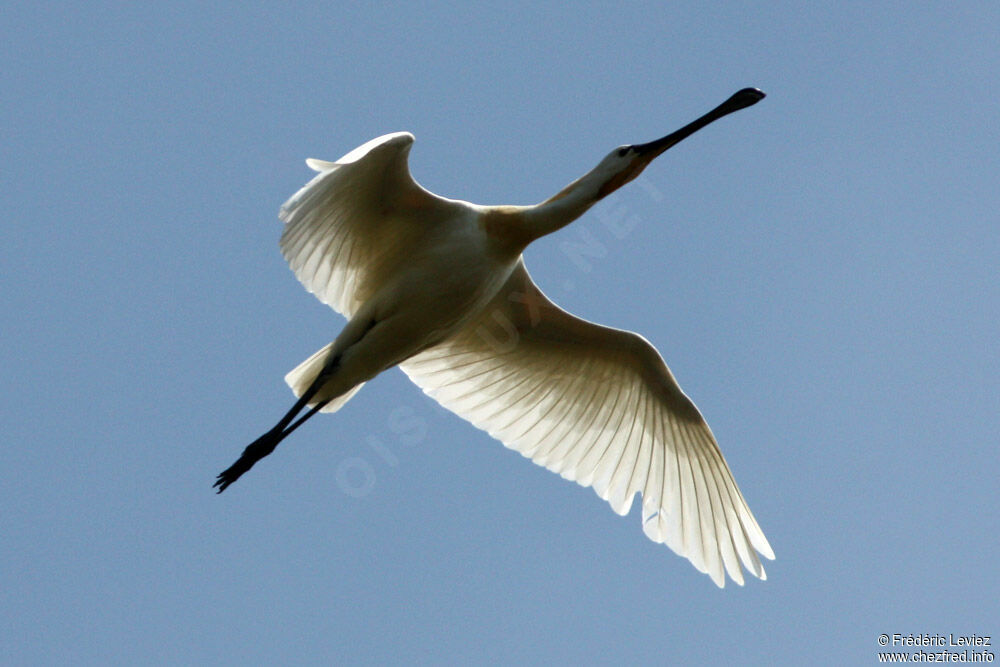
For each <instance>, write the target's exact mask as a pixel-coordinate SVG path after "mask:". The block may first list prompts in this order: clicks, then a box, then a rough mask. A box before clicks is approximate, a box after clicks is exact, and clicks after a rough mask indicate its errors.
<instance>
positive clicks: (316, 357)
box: [214, 88, 774, 587]
mask: <svg viewBox="0 0 1000 667" xmlns="http://www.w3.org/2000/svg"><path fill="white" fill-rule="evenodd" d="M763 98H764V93H763V92H761V91H760V90H757V89H755V88H744V89H743V90H740V91H738V92H736V93H735V94H733V95H732V96H731V97H730V98H729V99H727V100H726V101H725V102H723V103H722V104H720V105H719V106H717V107H716V108H715V109H713V110H712V111H709V112H708V113H707V114H705V115H704V116H701V117H700V118H698V119H697V120H695V121H693V122H691V123H689V124H687V125H685V126H684V127H682V128H681V129H679V130H677V131H676V132H673V133H671V134H668V135H667V136H665V137H662V138H660V139H657V140H656V141H652V142H649V143H644V144H632V145H625V146H619V147H618V148H615V149H614V150H613V151H611V152H610V153H608V155H607V156H606V157H605V158H604V159H603V160H601V162H600V163H599V164H598V165H597V166H596V167H594V169H592V170H591V171H590V172H588V173H587V174H585V175H584V176H582V177H581V178H579V179H577V180H575V181H573V182H572V183H570V184H569V185H567V186H566V187H565V188H563V189H562V190H561V191H559V192H558V193H557V194H555V195H554V196H552V197H550V198H549V199H547V200H545V201H543V202H542V203H540V204H536V205H534V206H480V205H477V204H471V203H469V202H465V201H460V200H454V199H446V198H444V197H440V196H438V195H435V194H432V193H430V192H428V191H427V190H425V189H424V188H423V187H421V186H420V185H419V184H418V183H416V181H414V180H413V177H412V176H411V175H410V171H409V167H408V165H407V156H408V154H409V152H410V148H411V146H412V145H413V135H411V134H409V133H408V132H397V133H394V134H387V135H384V136H381V137H378V138H376V139H372V140H371V141H369V142H367V143H365V144H363V145H361V146H359V147H358V148H355V149H354V150H352V151H351V152H349V153H348V154H347V155H345V156H344V157H342V158H341V159H339V160H337V161H336V162H325V161H322V160H314V159H310V160H307V161H306V163H307V164H308V165H309V167H311V168H312V169H313V170H315V171H317V172H319V173H318V175H316V176H315V177H314V178H313V179H312V180H311V181H309V183H307V184H306V185H305V186H304V187H303V188H302V189H301V190H299V191H298V192H297V193H295V195H293V196H292V198H291V199H289V200H288V201H287V202H286V203H285V204H284V206H282V208H281V214H280V217H281V219H282V220H283V221H284V222H285V223H286V226H285V228H284V232H283V233H282V235H281V251H282V254H283V255H284V256H285V259H286V260H288V263H289V265H290V266H291V268H292V271H294V273H295V276H296V277H297V278H298V279H299V281H300V282H301V283H302V284H303V286H305V288H306V289H307V290H309V291H310V292H312V293H313V294H315V295H316V296H317V298H319V300H320V301H322V302H323V303H326V304H328V305H329V306H330V307H332V308H333V309H334V310H336V311H337V312H339V313H341V314H343V315H344V316H345V317H346V318H347V320H348V321H347V324H346V325H345V326H344V329H343V330H342V331H341V333H340V335H338V336H337V338H336V339H335V340H334V341H333V342H332V343H330V344H329V345H326V346H325V347H323V348H322V349H321V350H319V351H318V352H316V353H315V354H313V355H312V356H311V357H309V358H308V359H306V360H305V361H304V362H302V363H301V364H300V365H299V366H298V367H296V368H295V369H293V370H292V371H291V372H290V373H288V375H287V376H286V377H285V381H286V382H287V383H288V385H289V386H290V387H291V389H292V391H293V392H294V393H295V395H296V396H297V397H298V400H297V401H296V403H295V404H294V405H293V406H292V408H291V409H290V410H289V411H288V412H287V413H286V414H285V416H284V417H282V418H281V420H280V421H278V423H277V424H276V425H275V426H274V428H272V429H271V430H269V431H267V432H266V433H265V434H264V435H262V436H261V437H260V438H258V439H257V440H255V441H254V442H252V443H251V444H250V445H249V446H247V448H246V449H245V450H244V452H243V454H242V455H241V456H240V458H239V459H238V460H237V461H236V462H235V463H234V464H233V465H232V466H230V467H229V468H228V469H226V470H225V471H223V472H222V473H221V474H219V476H218V478H217V480H216V482H215V485H214V486H216V487H218V492H219V493H222V492H223V491H224V490H225V489H226V488H227V487H228V486H229V485H230V484H232V483H233V482H235V481H236V480H237V479H239V477H240V476H241V475H243V474H244V473H245V472H247V471H248V470H249V469H250V468H251V467H252V466H253V465H254V464H255V463H256V462H257V461H259V460H260V459H262V458H264V457H265V456H267V455H268V454H270V453H271V452H272V451H274V448H275V447H276V446H277V445H278V443H279V442H281V440H283V439H284V438H285V437H287V436H288V435H289V434H290V433H292V432H293V431H294V430H295V429H297V428H298V427H299V426H301V425H302V424H303V423H304V422H305V421H306V420H307V419H309V418H310V417H312V416H313V415H314V414H316V413H317V412H333V411H335V410H338V409H339V408H340V407H341V406H343V405H344V404H345V403H346V402H347V401H348V400H349V399H350V398H351V396H353V395H354V394H355V393H356V392H357V391H358V390H359V389H360V388H361V386H362V385H363V384H364V383H365V382H366V381H367V380H370V379H371V378H373V377H374V376H376V375H377V374H379V373H381V372H382V371H384V370H386V369H388V368H391V367H393V366H396V365H398V366H400V368H402V370H403V372H404V373H406V374H407V375H408V376H409V377H410V379H411V380H413V382H415V383H416V384H417V385H418V386H419V387H421V388H422V389H423V390H424V392H426V393H427V394H429V395H430V396H432V397H433V398H435V399H436V400H437V401H438V402H440V403H441V404H442V405H443V406H445V407H446V408H448V409H449V410H451V411H453V412H455V413H456V414H458V415H459V416H461V417H463V418H465V419H467V420H468V421H470V422H472V423H473V424H475V425H476V426H477V427H479V428H481V429H484V430H485V431H487V432H489V434H490V435H492V436H494V437H496V438H498V439H499V440H501V441H502V442H503V443H504V445H506V446H507V447H510V448H512V449H515V450H517V451H519V452H520V453H521V454H523V455H524V456H526V457H530V458H531V460H532V461H534V462H535V463H537V464H539V465H543V466H545V467H546V468H548V469H549V470H552V471H553V472H556V473H559V474H560V475H562V476H563V477H564V478H566V479H569V480H573V481H575V482H577V483H578V484H580V485H582V486H590V487H593V489H594V491H596V492H597V494H598V495H599V496H600V497H601V498H603V499H604V500H606V501H608V503H610V504H611V507H612V509H613V510H614V511H615V512H617V513H618V514H620V515H625V514H627V513H628V512H629V509H630V508H631V506H632V500H633V498H634V496H635V494H636V492H638V493H640V494H641V497H642V528H643V531H644V532H645V534H646V535H647V536H648V537H649V538H650V539H652V540H653V541H655V542H659V543H666V544H667V545H668V546H669V547H670V548H671V549H673V550H674V551H675V552H676V553H677V554H679V555H681V556H684V557H686V558H687V559H689V560H690V561H691V563H692V564H693V565H694V566H695V567H696V568H697V569H698V570H700V571H701V572H705V573H707V574H709V575H710V576H711V578H712V580H713V581H714V582H715V583H716V584H717V585H718V586H720V587H722V586H724V585H725V575H724V573H723V570H725V572H727V573H728V574H729V577H730V578H731V579H733V580H734V581H736V582H737V583H739V584H741V585H742V584H743V572H742V569H741V567H740V563H742V564H743V566H744V567H745V568H746V569H747V570H748V571H749V572H751V573H752V574H754V575H755V576H757V577H759V578H760V579H764V578H766V577H765V574H764V568H763V567H762V565H761V562H760V559H759V558H758V555H757V554H758V552H759V553H760V554H761V555H763V556H765V557H766V558H769V559H773V558H774V552H773V551H772V550H771V546H770V545H769V544H768V542H767V539H766V538H765V537H764V533H763V532H762V531H761V529H760V527H759V526H758V525H757V521H756V520H755V519H754V517H753V514H752V513H751V512H750V508H749V507H747V504H746V501H745V500H744V499H743V495H742V494H741V493H740V490H739V488H738V487H737V486H736V482H735V480H734V479H733V476H732V473H731V472H730V471H729V467H728V466H727V464H726V462H725V460H724V459H723V457H722V452H721V451H720V450H719V447H718V444H717V443H716V440H715V437H714V436H713V435H712V432H711V430H710V429H709V427H708V424H707V423H706V422H705V420H704V419H703V418H702V416H701V413H700V412H699V411H698V409H697V408H696V407H695V405H694V403H692V402H691V400H690V399H689V398H688V397H687V396H686V395H685V394H684V393H683V392H682V391H681V389H680V387H679V386H678V384H677V381H676V380H675V379H674V377H673V375H672V374H671V372H670V370H669V369H668V368H667V366H666V364H665V363H664V362H663V359H662V358H661V357H660V355H659V354H658V353H657V351H656V349H655V348H654V347H653V346H652V345H651V344H650V343H649V342H648V341H647V340H646V339H645V338H643V337H642V336H640V335H638V334H635V333H631V332H629V331H622V330H619V329H612V328H609V327H604V326H600V325H597V324H594V323H592V322H588V321H586V320H583V319H580V318H578V317H575V316H573V315H571V314H570V313H568V312H566V311H564V310H562V309H561V308H559V307H558V306H556V305H555V304H554V303H552V302H551V301H550V300H549V299H548V298H547V297H546V296H545V295H544V294H543V293H542V291H541V290H540V289H539V288H538V287H537V286H536V285H535V283H534V282H533V281H532V279H531V277H530V276H529V275H528V271H527V269H526V268H525V266H524V260H523V258H522V255H521V253H522V251H523V250H524V249H525V247H526V246H527V245H528V244H529V243H531V242H532V241H534V240H535V239H537V238H539V237H541V236H545V235H546V234H550V233H552V232H554V231H556V230H558V229H560V228H561V227H564V226H566V225H568V224H569V223H571V222H573V221H574V220H576V219H577V218H579V217H580V216H581V215H583V213H584V212H585V211H587V209H589V208H590V207H591V206H593V204H594V203H595V202H597V201H598V200H600V199H602V198H604V197H606V196H607V195H608V194H610V193H611V192H614V191H615V190H617V189H618V188H620V187H621V186H623V185H625V184H626V183H628V182H629V181H631V180H632V179H634V178H635V177H636V176H638V175H639V173H640V172H641V171H642V170H643V169H645V167H646V166H647V165H649V163H650V162H652V161H653V159H654V158H656V157H657V156H658V155H660V154H661V153H663V152H664V151H666V150H667V149H668V148H670V147H671V146H673V145H674V144H676V143H677V142H679V141H681V140H682V139H684V138H686V137H688V136H689V135H691V134H693V133H694V132H696V131H698V130H700V129H701V128H703V127H705V126H706V125H708V124H709V123H712V122H714V121H716V120H718V119H719V118H722V117H723V116H725V115H727V114H730V113H732V112H734V111H738V110H740V109H744V108H746V107H749V106H751V105H753V104H756V103H757V102H759V101H760V100H761V99H763ZM303 410H305V413H304V414H302V415H301V416H299V415H300V413H302V411H303ZM296 417H298V419H297V420H296Z"/></svg>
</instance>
